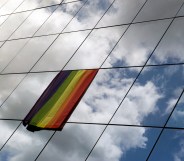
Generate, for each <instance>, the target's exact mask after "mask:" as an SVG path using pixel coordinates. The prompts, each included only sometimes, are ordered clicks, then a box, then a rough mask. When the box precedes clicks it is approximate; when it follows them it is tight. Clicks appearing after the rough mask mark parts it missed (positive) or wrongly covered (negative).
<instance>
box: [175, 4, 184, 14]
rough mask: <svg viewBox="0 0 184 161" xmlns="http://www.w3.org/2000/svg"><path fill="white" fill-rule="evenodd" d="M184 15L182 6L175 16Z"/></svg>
mask: <svg viewBox="0 0 184 161" xmlns="http://www.w3.org/2000/svg"><path fill="white" fill-rule="evenodd" d="M183 15H184V6H183V7H182V8H181V10H180V11H179V13H178V15H177V16H183Z"/></svg>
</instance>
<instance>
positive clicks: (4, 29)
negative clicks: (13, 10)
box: [0, 11, 31, 41]
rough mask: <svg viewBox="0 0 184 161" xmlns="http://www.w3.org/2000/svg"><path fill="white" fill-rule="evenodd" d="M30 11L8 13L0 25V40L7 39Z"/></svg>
mask: <svg viewBox="0 0 184 161" xmlns="http://www.w3.org/2000/svg"><path fill="white" fill-rule="evenodd" d="M30 13H31V12H30V11H28V12H23V13H17V14H13V15H10V16H9V17H8V19H7V20H6V21H5V22H4V23H3V24H2V25H1V26H0V35H1V36H0V40H1V41H2V40H7V39H8V38H10V36H11V35H12V34H13V33H14V32H15V31H16V30H17V29H18V28H19V26H20V25H21V24H22V23H23V22H24V20H25V19H26V18H27V17H28V16H29V15H30Z"/></svg>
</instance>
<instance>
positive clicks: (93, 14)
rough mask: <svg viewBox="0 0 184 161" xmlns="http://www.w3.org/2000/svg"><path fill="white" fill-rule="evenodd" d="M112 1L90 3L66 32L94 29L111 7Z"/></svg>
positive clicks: (95, 0)
mask: <svg viewBox="0 0 184 161" xmlns="http://www.w3.org/2000/svg"><path fill="white" fill-rule="evenodd" d="M112 1H113V0H108V1H107V0H93V1H88V2H87V4H85V6H84V7H83V8H82V9H81V10H80V11H79V12H78V14H77V15H76V17H75V18H74V19H73V20H72V22H71V23H70V24H69V25H68V27H67V28H66V29H65V30H64V31H76V30H82V29H91V28H93V27H94V26H95V25H96V23H97V22H98V21H99V20H100V18H101V16H102V15H103V14H104V13H105V11H106V10H107V8H108V7H109V6H110V4H111V3H112Z"/></svg>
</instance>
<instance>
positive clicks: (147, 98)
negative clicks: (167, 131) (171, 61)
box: [111, 66, 184, 126]
mask: <svg viewBox="0 0 184 161" xmlns="http://www.w3.org/2000/svg"><path fill="white" fill-rule="evenodd" d="M183 72H184V68H183V66H165V67H146V68H145V69H144V70H143V72H142V73H141V75H140V77H139V78H138V80H137V81H136V83H135V85H134V86H133V87H132V89H131V91H130V92H129V94H128V95H127V97H126V98H125V100H124V102H123V103H122V105H121V107H120V108H119V110H118V112H117V113H116V115H115V117H114V118H113V120H112V121H111V123H117V124H128V125H154V126H163V125H164V124H165V122H166V120H167V118H168V116H169V115H170V112H171V109H173V107H174V105H175V103H176V101H177V100H176V98H178V97H179V95H180V93H181V91H182V89H183V88H184V77H181V75H183V74H182V73H183ZM176 78H177V79H176ZM171 103H172V104H171Z"/></svg>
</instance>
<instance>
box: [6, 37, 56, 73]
mask: <svg viewBox="0 0 184 161" xmlns="http://www.w3.org/2000/svg"><path fill="white" fill-rule="evenodd" d="M55 37H56V36H44V37H35V38H32V39H30V40H29V41H28V42H27V44H26V45H25V46H24V48H22V49H21V51H19V52H18V53H17V54H16V57H15V58H14V59H13V60H12V62H11V63H10V64H9V65H8V66H7V67H6V69H5V70H4V71H3V73H10V72H28V71H29V70H30V69H31V68H32V67H33V65H34V64H35V63H36V62H37V60H38V59H39V58H40V57H41V56H42V55H43V54H44V52H45V51H46V50H47V48H48V46H49V45H50V44H51V43H52V42H53V40H54V39H55Z"/></svg>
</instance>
